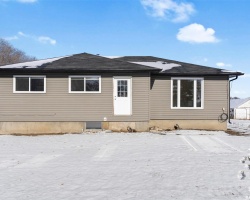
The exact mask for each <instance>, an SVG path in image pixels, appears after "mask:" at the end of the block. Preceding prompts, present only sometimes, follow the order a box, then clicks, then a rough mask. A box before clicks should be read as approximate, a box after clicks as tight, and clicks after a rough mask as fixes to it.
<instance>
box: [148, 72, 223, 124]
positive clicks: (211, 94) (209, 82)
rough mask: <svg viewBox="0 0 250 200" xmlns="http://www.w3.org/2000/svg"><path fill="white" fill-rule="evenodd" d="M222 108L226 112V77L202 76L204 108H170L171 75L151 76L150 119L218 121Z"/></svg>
mask: <svg viewBox="0 0 250 200" xmlns="http://www.w3.org/2000/svg"><path fill="white" fill-rule="evenodd" d="M223 108H224V109H225V111H224V112H225V113H227V109H228V78H227V77H204V109H171V77H162V76H153V77H152V79H151V91H150V119H151V120H216V121H218V119H219V116H220V115H221V114H222V113H223V110H222V109H223ZM224 123H226V122H224ZM194 128H195V127H194Z"/></svg>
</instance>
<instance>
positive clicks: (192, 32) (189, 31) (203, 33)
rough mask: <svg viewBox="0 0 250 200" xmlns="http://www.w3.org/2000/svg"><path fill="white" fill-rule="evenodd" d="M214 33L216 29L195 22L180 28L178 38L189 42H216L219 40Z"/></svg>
mask: <svg viewBox="0 0 250 200" xmlns="http://www.w3.org/2000/svg"><path fill="white" fill-rule="evenodd" d="M214 34H215V31H214V29H212V28H207V29H206V28H205V27H204V26H203V25H201V24H196V23H194V24H190V25H188V26H185V27H183V28H180V29H179V32H178V34H177V39H178V40H180V41H182V42H189V43H215V42H218V41H219V40H218V39H217V38H216V37H215V35H214Z"/></svg>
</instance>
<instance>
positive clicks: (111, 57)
mask: <svg viewBox="0 0 250 200" xmlns="http://www.w3.org/2000/svg"><path fill="white" fill-rule="evenodd" d="M102 57H105V58H110V59H115V58H121V57H123V56H102Z"/></svg>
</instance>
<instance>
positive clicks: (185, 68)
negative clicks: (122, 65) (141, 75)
mask: <svg viewBox="0 0 250 200" xmlns="http://www.w3.org/2000/svg"><path fill="white" fill-rule="evenodd" d="M115 60H121V61H126V62H137V63H138V62H142V63H145V62H159V61H161V62H162V63H165V64H176V65H179V66H178V67H172V68H171V69H166V70H162V71H161V72H160V73H161V74H169V75H188V76H190V75H243V73H242V72H235V71H227V70H224V69H219V68H213V67H207V66H202V65H196V64H191V63H185V62H179V61H175V60H169V59H165V58H158V57H153V56H124V57H118V58H115Z"/></svg>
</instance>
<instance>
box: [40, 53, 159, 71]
mask: <svg viewBox="0 0 250 200" xmlns="http://www.w3.org/2000/svg"><path fill="white" fill-rule="evenodd" d="M41 67H42V68H43V69H75V70H85V71H92V70H94V71H97V70H98V71H99V70H101V71H112V70H115V71H117V70H118V71H145V70H146V71H159V70H158V69H156V68H154V67H149V66H143V65H138V64H133V63H129V62H124V61H120V60H114V59H110V58H106V57H101V56H98V55H92V54H88V53H82V54H75V55H73V56H69V57H64V58H62V59H59V60H56V61H54V62H51V63H47V64H44V65H42V66H41Z"/></svg>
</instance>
